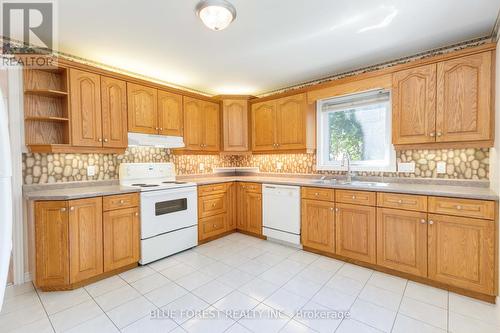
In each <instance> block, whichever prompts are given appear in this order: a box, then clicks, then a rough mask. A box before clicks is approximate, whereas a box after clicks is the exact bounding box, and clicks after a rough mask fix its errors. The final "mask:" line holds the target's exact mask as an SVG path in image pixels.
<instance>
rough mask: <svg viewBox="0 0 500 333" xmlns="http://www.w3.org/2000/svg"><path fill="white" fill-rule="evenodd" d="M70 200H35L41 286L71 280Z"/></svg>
mask: <svg viewBox="0 0 500 333" xmlns="http://www.w3.org/2000/svg"><path fill="white" fill-rule="evenodd" d="M67 206H68V203H67V202H66V201H39V202H36V203H35V215H36V216H35V253H36V268H35V269H36V272H35V276H34V280H35V284H36V286H37V287H55V286H64V285H68V284H69V253H68V212H67V208H68V207H67Z"/></svg>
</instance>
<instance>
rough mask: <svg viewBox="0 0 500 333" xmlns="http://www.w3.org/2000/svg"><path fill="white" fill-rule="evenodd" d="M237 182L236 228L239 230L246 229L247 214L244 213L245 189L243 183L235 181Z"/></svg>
mask: <svg viewBox="0 0 500 333" xmlns="http://www.w3.org/2000/svg"><path fill="white" fill-rule="evenodd" d="M236 184H237V193H236V194H237V198H236V199H237V221H236V228H238V229H239V230H243V231H247V230H248V223H247V215H246V204H245V203H246V201H247V200H246V189H245V183H236Z"/></svg>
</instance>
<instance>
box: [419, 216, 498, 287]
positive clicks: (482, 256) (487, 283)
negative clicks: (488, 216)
mask: <svg viewBox="0 0 500 333" xmlns="http://www.w3.org/2000/svg"><path fill="white" fill-rule="evenodd" d="M429 278H430V279H433V280H435V281H439V282H443V283H446V284H449V285H452V286H456V287H460V288H465V289H467V290H473V291H477V292H480V293H484V294H489V295H494V292H495V287H494V286H495V226H494V222H493V221H488V220H480V219H473V218H464V217H454V216H447V215H435V214H430V215H429Z"/></svg>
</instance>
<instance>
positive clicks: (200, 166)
mask: <svg viewBox="0 0 500 333" xmlns="http://www.w3.org/2000/svg"><path fill="white" fill-rule="evenodd" d="M198 169H199V170H200V172H203V171H205V163H200V164H199V165H198Z"/></svg>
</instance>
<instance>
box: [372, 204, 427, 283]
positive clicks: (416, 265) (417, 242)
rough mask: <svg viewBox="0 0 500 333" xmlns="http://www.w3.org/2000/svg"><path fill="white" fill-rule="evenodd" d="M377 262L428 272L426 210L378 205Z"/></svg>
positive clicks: (404, 269)
mask: <svg viewBox="0 0 500 333" xmlns="http://www.w3.org/2000/svg"><path fill="white" fill-rule="evenodd" d="M377 264H378V265H380V266H384V267H388V268H391V269H395V270H398V271H401V272H406V273H410V274H414V275H418V276H427V214H426V213H420V212H409V211H404V210H397V209H388V208H377Z"/></svg>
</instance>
